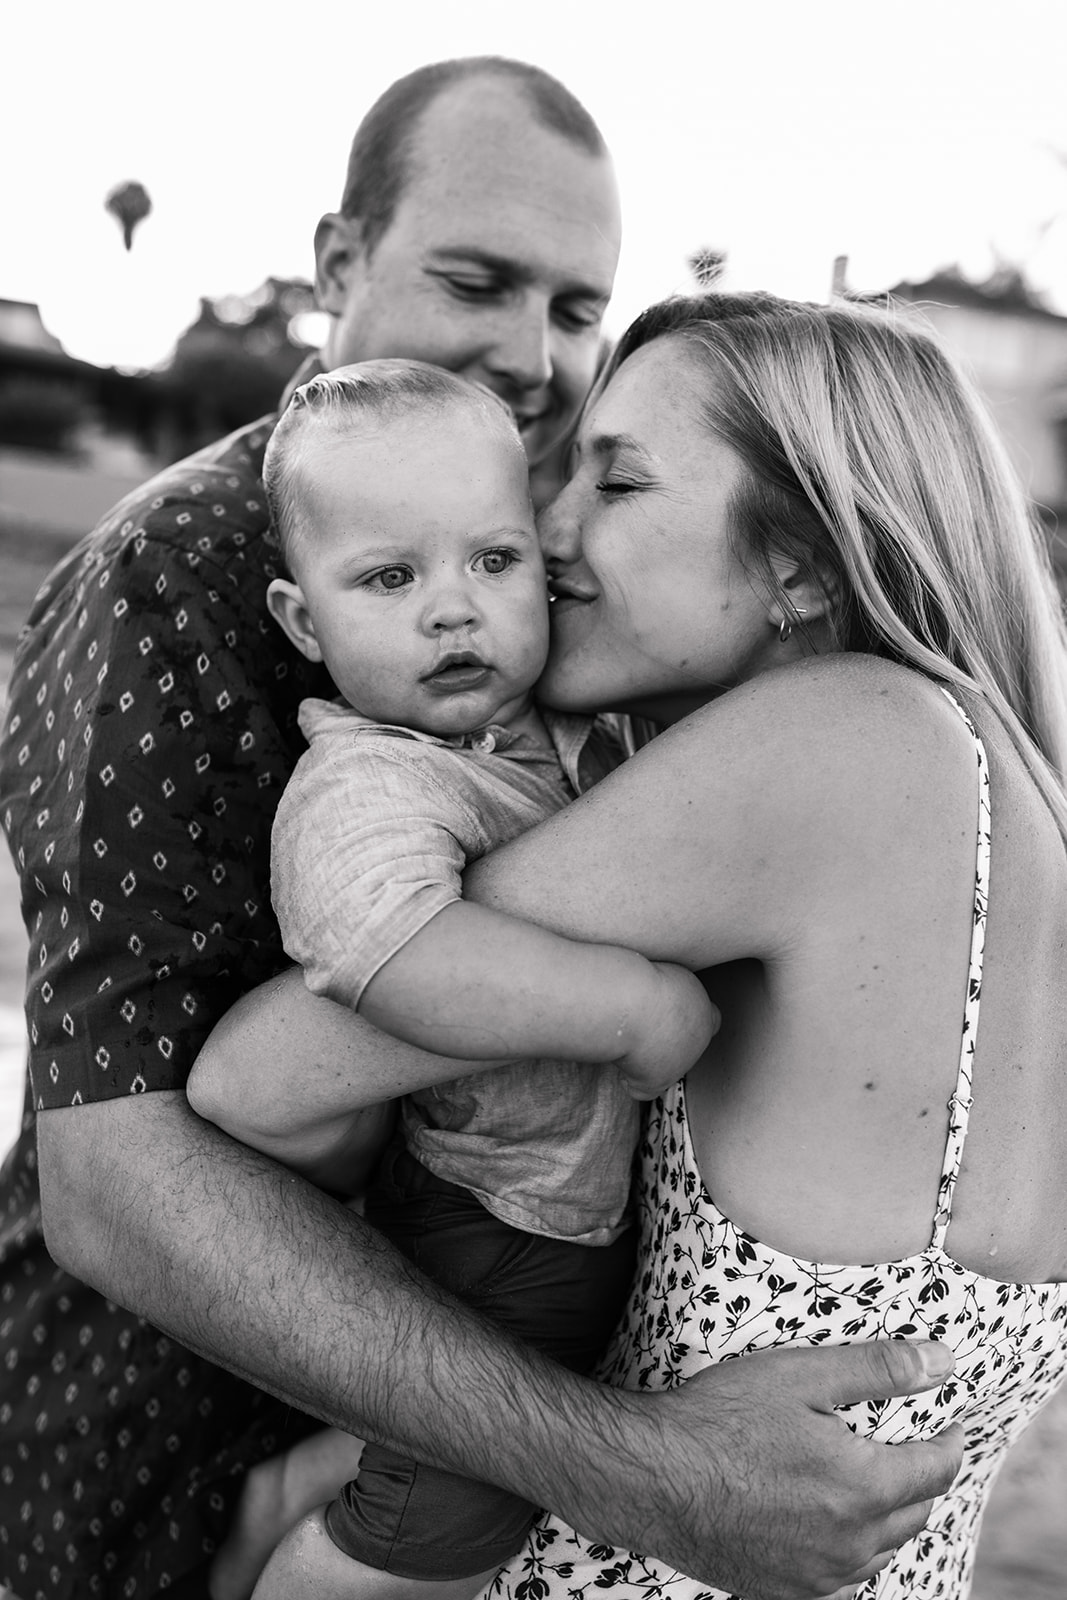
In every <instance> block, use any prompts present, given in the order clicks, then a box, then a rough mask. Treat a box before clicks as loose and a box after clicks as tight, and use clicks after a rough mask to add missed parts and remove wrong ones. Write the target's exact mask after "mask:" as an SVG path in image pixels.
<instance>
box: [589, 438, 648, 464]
mask: <svg viewBox="0 0 1067 1600" xmlns="http://www.w3.org/2000/svg"><path fill="white" fill-rule="evenodd" d="M589 449H590V450H591V451H592V453H593V455H595V456H610V455H614V454H615V453H616V451H618V450H628V451H630V452H631V454H633V455H638V456H642V457H643V458H644V459H645V460H649V459H650V456H649V452H648V451H647V450H646V449H645V447H644V445H643V444H640V443H638V441H637V440H636V439H635V438H634V437H633V435H632V434H629V433H598V434H597V435H596V437H595V438H593V439H591V440H590V442H589Z"/></svg>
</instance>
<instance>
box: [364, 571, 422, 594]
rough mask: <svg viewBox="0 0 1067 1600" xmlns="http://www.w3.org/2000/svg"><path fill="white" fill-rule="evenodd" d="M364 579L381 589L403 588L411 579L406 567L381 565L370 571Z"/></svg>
mask: <svg viewBox="0 0 1067 1600" xmlns="http://www.w3.org/2000/svg"><path fill="white" fill-rule="evenodd" d="M366 581H367V582H368V583H371V584H377V585H378V586H379V588H382V589H403V588H404V586H405V585H406V584H409V583H410V582H411V581H412V575H411V573H410V572H409V570H408V568H407V567H382V568H381V569H380V570H379V571H378V572H372V573H371V574H370V576H369V577H368V578H367V580H366Z"/></svg>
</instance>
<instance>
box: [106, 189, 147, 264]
mask: <svg viewBox="0 0 1067 1600" xmlns="http://www.w3.org/2000/svg"><path fill="white" fill-rule="evenodd" d="M104 209H105V210H106V211H110V212H111V215H112V216H113V217H114V218H115V220H116V221H117V222H118V224H119V227H120V228H121V229H122V241H123V243H124V244H125V246H126V248H127V250H129V248H130V246H131V245H132V244H133V231H134V229H135V228H136V227H137V224H138V223H139V222H143V221H144V219H145V217H147V215H148V213H149V212H150V211H151V209H152V202H151V200H150V199H149V198H148V190H147V189H146V188H145V186H144V184H143V183H119V184H116V186H115V188H114V189H112V190H111V193H110V194H109V195H108V197H107V199H106V200H105V201H104Z"/></svg>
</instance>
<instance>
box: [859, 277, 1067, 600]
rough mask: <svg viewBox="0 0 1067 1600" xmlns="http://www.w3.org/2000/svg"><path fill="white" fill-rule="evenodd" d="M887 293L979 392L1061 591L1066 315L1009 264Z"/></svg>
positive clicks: (1065, 566) (1066, 558)
mask: <svg viewBox="0 0 1067 1600" xmlns="http://www.w3.org/2000/svg"><path fill="white" fill-rule="evenodd" d="M890 295H891V297H892V298H893V299H894V300H906V301H910V302H912V303H914V304H915V305H917V306H919V307H920V308H921V309H922V311H923V313H924V314H925V316H926V317H927V319H928V320H929V321H930V322H931V323H932V324H933V326H934V327H935V328H936V329H937V331H938V333H939V334H940V336H941V338H942V340H943V341H944V343H945V345H946V346H947V347H948V349H949V350H951V351H952V353H953V355H954V356H955V357H956V359H957V360H958V361H959V362H960V363H961V365H962V366H963V367H964V369H965V370H966V371H967V372H968V373H969V374H970V376H971V378H972V380H973V381H974V383H975V384H976V385H977V387H978V389H979V390H980V392H981V393H982V395H983V397H984V399H985V401H986V403H987V405H988V406H989V408H990V410H991V412H992V414H993V417H994V418H995V420H996V423H997V426H998V427H999V429H1000V431H1001V434H1002V436H1003V438H1004V441H1005V443H1006V445H1007V447H1008V451H1009V453H1010V454H1011V457H1012V459H1013V461H1014V463H1015V466H1016V469H1017V470H1018V472H1019V473H1020V475H1021V477H1022V480H1023V483H1024V484H1025V486H1026V490H1027V492H1028V494H1029V495H1030V497H1031V499H1032V500H1033V501H1034V503H1035V504H1036V506H1037V508H1038V510H1039V512H1040V514H1041V517H1042V520H1043V522H1044V523H1045V526H1046V528H1047V529H1048V532H1049V536H1050V539H1051V541H1052V551H1053V559H1054V560H1055V562H1056V566H1057V570H1058V571H1059V573H1060V579H1061V584H1063V585H1064V587H1065V588H1067V317H1062V316H1059V315H1057V313H1056V312H1054V311H1050V310H1049V309H1048V307H1047V306H1045V305H1044V304H1043V303H1042V302H1041V299H1040V297H1039V296H1038V295H1036V294H1035V293H1034V292H1033V290H1031V289H1030V288H1029V287H1028V286H1027V284H1026V281H1025V279H1024V277H1023V276H1022V274H1021V273H1019V272H1018V271H1015V270H1014V269H1007V270H1003V271H1001V272H998V273H996V274H994V275H993V277H991V278H989V279H987V280H986V281H985V282H984V283H971V282H969V281H968V280H967V279H965V278H964V277H962V276H961V275H960V274H959V273H958V272H955V271H947V270H946V271H942V272H939V273H937V274H935V275H934V277H932V278H929V279H927V280H926V282H924V283H899V284H897V285H896V287H895V288H893V289H891V290H890Z"/></svg>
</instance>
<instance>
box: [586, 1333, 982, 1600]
mask: <svg viewBox="0 0 1067 1600" xmlns="http://www.w3.org/2000/svg"><path fill="white" fill-rule="evenodd" d="M924 1361H926V1362H927V1363H928V1365H927V1368H926V1370H924V1366H923V1363H924ZM950 1367H951V1355H950V1353H949V1351H948V1350H947V1348H946V1347H945V1346H943V1345H936V1344H925V1345H919V1344H909V1343H904V1342H903V1341H886V1342H881V1343H877V1344H863V1345H849V1346H837V1347H835V1348H832V1349H828V1348H823V1349H820V1350H781V1349H778V1350H769V1351H763V1352H760V1353H759V1354H756V1355H751V1356H745V1357H744V1358H742V1359H740V1360H736V1361H726V1362H723V1363H721V1364H720V1365H717V1366H713V1367H709V1368H708V1369H707V1370H706V1371H705V1372H701V1373H699V1374H698V1375H697V1376H696V1377H694V1378H692V1379H690V1380H689V1382H687V1383H685V1384H683V1385H682V1386H681V1387H679V1388H677V1389H674V1390H670V1391H668V1392H666V1393H663V1394H659V1395H656V1396H654V1397H652V1396H646V1395H644V1394H642V1395H640V1396H638V1395H634V1394H626V1395H623V1394H622V1393H621V1392H619V1391H615V1392H616V1393H617V1394H618V1396H619V1399H620V1401H622V1402H623V1403H624V1406H625V1410H626V1411H627V1413H629V1414H631V1415H632V1412H633V1410H634V1409H635V1408H644V1407H646V1406H650V1407H654V1408H655V1409H656V1411H657V1412H658V1422H659V1427H660V1430H661V1433H660V1442H659V1447H658V1449H655V1450H654V1453H653V1454H651V1455H647V1456H643V1457H638V1456H635V1455H633V1454H631V1451H632V1440H633V1439H635V1438H637V1437H638V1436H639V1435H638V1433H637V1432H633V1433H632V1432H631V1431H630V1429H629V1428H628V1427H627V1424H626V1423H625V1422H624V1421H623V1420H622V1419H620V1424H619V1428H618V1433H617V1436H616V1440H615V1443H616V1446H617V1452H618V1453H617V1455H616V1462H617V1468H616V1470H612V1471H610V1472H606V1473H605V1476H604V1479H603V1487H604V1490H605V1504H604V1508H603V1512H602V1514H600V1515H595V1514H594V1515H593V1516H592V1517H590V1515H589V1512H588V1506H589V1503H590V1501H591V1498H592V1493H593V1492H595V1491H594V1490H593V1489H592V1486H591V1485H590V1484H588V1483H587V1484H585V1485H584V1486H583V1487H582V1491H581V1492H582V1495H583V1498H584V1499H585V1501H586V1508H585V1515H584V1517H583V1516H582V1515H580V1514H579V1516H578V1517H577V1518H576V1519H572V1520H576V1521H577V1524H578V1526H579V1529H580V1531H581V1532H582V1533H583V1534H585V1535H586V1536H587V1537H592V1538H595V1539H596V1540H598V1541H600V1540H604V1541H606V1542H608V1543H611V1544H614V1545H618V1546H620V1547H621V1548H623V1549H629V1550H638V1551H640V1552H641V1553H642V1554H645V1555H649V1556H656V1557H658V1558H659V1559H660V1560H662V1561H664V1562H667V1563H669V1564H670V1565H671V1566H673V1567H675V1568H676V1569H677V1570H678V1571H679V1572H684V1573H685V1574H687V1575H688V1576H690V1577H694V1578H696V1579H698V1580H699V1581H700V1582H704V1583H708V1584H711V1585H715V1586H717V1587H718V1588H721V1589H725V1590H727V1591H729V1592H730V1593H732V1594H743V1595H745V1596H746V1597H747V1600H812V1597H813V1596H825V1595H832V1594H836V1591H837V1590H839V1589H842V1588H848V1587H851V1586H852V1585H854V1584H858V1583H862V1582H863V1581H864V1580H865V1579H867V1578H869V1577H871V1576H872V1575H873V1574H874V1573H875V1572H877V1571H879V1570H880V1569H881V1568H882V1567H883V1566H884V1565H885V1564H886V1562H887V1561H888V1560H889V1558H890V1556H891V1554H892V1552H893V1550H894V1549H896V1547H897V1546H898V1545H900V1544H903V1543H904V1542H905V1540H907V1539H910V1538H913V1537H914V1535H915V1534H917V1533H918V1532H919V1531H920V1529H921V1528H922V1527H923V1526H924V1524H925V1522H926V1519H927V1517H928V1516H929V1513H930V1506H931V1502H932V1500H933V1498H934V1497H935V1496H936V1495H939V1494H943V1493H945V1491H946V1490H947V1489H948V1487H949V1485H950V1484H951V1482H952V1480H953V1478H954V1477H955V1475H956V1473H957V1471H958V1470H959V1465H960V1459H961V1452H962V1447H963V1432H962V1429H960V1428H958V1427H953V1428H950V1429H948V1430H946V1431H945V1432H944V1433H942V1434H941V1435H939V1436H938V1437H937V1438H936V1439H933V1440H931V1441H929V1442H928V1443H915V1444H899V1445H882V1444H874V1443H872V1442H871V1441H870V1440H867V1439H862V1438H859V1437H858V1436H857V1435H855V1434H854V1433H852V1431H851V1430H850V1429H849V1428H848V1427H847V1426H846V1425H845V1423H844V1422H843V1421H842V1420H841V1418H840V1417H838V1416H836V1415H835V1412H834V1407H835V1406H843V1405H849V1404H854V1403H856V1402H859V1401H862V1400H871V1399H885V1398H888V1397H890V1396H892V1395H905V1394H911V1393H914V1392H917V1391H920V1390H922V1389H926V1388H930V1387H933V1386H934V1385H936V1384H938V1383H940V1382H941V1381H943V1379H944V1378H945V1377H947V1376H948V1373H949V1370H950ZM645 1437H647V1435H645ZM623 1455H625V1456H627V1457H629V1465H630V1466H631V1468H632V1474H633V1488H632V1492H631V1491H627V1490H626V1489H625V1486H624V1482H623V1479H622V1467H623V1463H622V1461H621V1460H620V1459H619V1457H620V1456H623Z"/></svg>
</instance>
